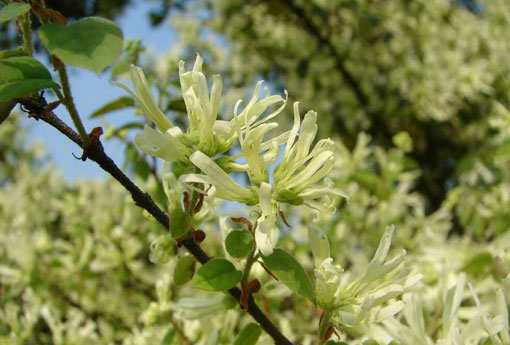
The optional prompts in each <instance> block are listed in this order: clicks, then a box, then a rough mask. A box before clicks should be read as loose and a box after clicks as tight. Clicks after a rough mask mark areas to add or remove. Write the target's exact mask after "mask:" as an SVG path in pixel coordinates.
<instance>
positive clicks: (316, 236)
mask: <svg viewBox="0 0 510 345" xmlns="http://www.w3.org/2000/svg"><path fill="white" fill-rule="evenodd" d="M308 242H310V248H311V249H312V254H313V258H314V260H315V266H316V267H317V266H320V265H321V264H322V262H323V261H324V260H326V259H327V258H329V257H330V253H329V241H328V238H327V237H326V235H325V234H324V233H323V232H322V231H321V230H320V229H319V228H318V227H317V225H315V224H310V225H309V226H308Z"/></svg>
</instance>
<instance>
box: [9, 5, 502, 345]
mask: <svg viewBox="0 0 510 345" xmlns="http://www.w3.org/2000/svg"><path fill="white" fill-rule="evenodd" d="M30 13H33V14H34V15H35V16H36V17H37V18H38V20H40V22H41V24H42V25H41V27H40V29H39V30H38V31H37V34H38V36H39V38H40V40H41V42H42V43H43V45H44V47H45V49H46V50H47V52H48V53H49V55H50V57H51V62H52V65H53V67H54V69H55V71H57V73H58V82H57V81H55V80H53V77H52V75H51V73H50V72H49V71H48V70H47V69H46V67H45V66H44V65H43V64H42V63H41V62H39V61H38V60H37V59H36V58H34V56H33V47H32V40H31V38H32V32H31V23H30ZM0 19H1V20H3V21H9V20H12V21H15V22H16V23H17V24H16V25H17V26H18V27H19V29H20V33H21V37H22V42H23V47H20V48H19V49H16V50H10V51H2V52H0V102H1V104H0V105H1V110H2V113H1V114H0V118H1V120H2V127H0V129H2V131H5V136H6V137H7V135H9V137H10V138H11V137H13V135H16V130H13V128H16V127H15V125H13V122H12V117H13V116H16V115H15V114H11V110H12V109H13V107H14V106H15V105H16V104H20V105H21V106H22V107H23V109H24V110H25V112H26V113H28V114H29V117H31V118H34V119H36V120H40V121H42V122H45V123H46V124H49V125H50V126H52V127H54V128H55V130H56V131H58V132H59V133H60V134H62V135H65V136H66V137H67V138H69V139H70V141H72V142H74V144H77V145H78V146H79V147H81V148H82V149H83V153H82V155H81V157H77V158H79V159H81V160H82V161H93V162H95V163H97V164H98V165H99V166H100V167H101V168H102V169H104V170H105V171H106V172H108V173H109V174H110V175H111V177H112V178H113V180H115V181H109V182H105V183H103V184H99V185H95V186H89V185H87V184H79V185H77V186H76V187H69V188H67V187H65V186H63V184H62V183H60V178H59V176H58V175H56V174H54V173H52V172H50V171H41V172H39V173H36V172H34V170H35V169H33V162H32V161H31V160H30V155H29V158H26V159H24V158H23V155H22V156H21V157H22V158H20V161H22V162H23V161H25V162H26V164H25V165H21V168H20V169H19V176H20V178H21V179H23V181H24V182H23V183H9V182H10V181H9V178H11V179H12V173H10V175H9V174H6V178H5V180H6V181H7V182H6V185H7V187H6V188H5V190H3V191H2V194H3V197H2V198H0V200H2V202H1V203H0V215H1V216H2V217H1V219H4V220H5V229H2V233H1V236H2V237H1V242H0V243H1V244H2V247H1V251H0V255H1V257H2V258H3V259H4V261H5V264H2V265H0V284H1V285H0V288H1V291H2V298H1V299H0V307H1V314H0V337H1V338H0V339H1V340H2V341H4V342H6V343H8V344H24V343H43V344H46V343H54V344H89V343H100V344H103V343H104V344H114V343H124V344H146V343H153V342H155V343H161V344H177V343H180V344H232V343H234V344H256V343H257V342H259V343H261V344H262V343H271V342H273V343H275V344H293V343H296V344H298V343H299V344H301V343H302V344H330V345H332V344H345V343H346V342H348V343H352V344H378V343H384V344H389V343H394V344H395V343H397V344H455V345H458V344H485V343H486V342H487V341H488V342H491V343H492V344H498V345H499V344H510V335H509V331H508V327H509V326H508V308H507V306H508V302H507V301H509V298H510V278H509V276H508V274H509V273H510V272H509V269H508V262H509V260H510V259H509V256H508V250H509V249H510V242H509V240H508V236H506V235H504V236H501V237H498V241H486V242H476V241H471V240H469V239H467V240H463V239H462V238H457V237H452V236H451V235H450V233H449V230H450V227H451V224H450V219H451V217H450V213H449V212H450V211H451V210H452V209H454V208H455V207H462V205H463V204H462V203H463V202H466V203H469V200H468V198H465V200H462V199H460V198H461V196H462V193H469V192H470V191H469V189H468V188H466V190H467V191H466V190H458V191H457V192H456V193H452V194H451V196H450V198H451V200H449V201H450V202H449V203H445V204H444V205H442V207H441V208H440V209H439V210H437V211H436V212H434V213H432V214H428V215H426V213H425V208H426V205H425V203H424V200H423V199H422V198H419V197H417V196H416V195H413V193H411V192H410V188H411V186H412V184H413V183H414V182H415V181H416V179H417V175H416V173H414V172H413V171H411V169H409V168H408V164H407V161H406V152H408V151H409V146H410V145H412V140H411V138H410V137H409V136H407V135H406V134H405V133H401V134H399V135H397V136H395V137H394V142H395V145H396V147H392V149H391V150H384V149H381V148H377V147H375V148H373V147H372V148H370V147H369V145H368V137H367V136H366V135H363V134H360V135H359V136H358V139H357V143H356V145H355V148H354V149H353V150H352V151H350V150H349V149H347V148H346V147H345V146H344V145H343V144H341V143H340V142H338V143H336V142H335V141H334V140H332V139H319V140H317V138H316V137H317V133H318V125H317V122H318V118H320V116H321V115H320V114H318V113H317V112H315V111H313V110H310V111H308V112H307V113H306V114H305V115H304V116H302V113H301V111H300V109H299V103H298V102H294V103H293V105H292V108H293V109H292V110H293V112H292V113H293V123H292V125H291V126H289V127H290V128H289V129H283V130H279V128H280V123H279V122H278V120H279V117H280V114H282V113H283V112H285V111H286V108H290V107H287V102H288V98H289V96H288V95H287V92H286V91H284V92H283V95H272V94H271V93H270V91H269V88H268V87H267V86H266V87H265V88H264V89H265V95H261V89H262V87H263V85H264V84H263V82H262V81H260V82H258V83H257V84H256V86H255V87H254V90H253V93H252V96H251V98H250V99H249V100H248V101H247V102H243V100H242V99H240V100H238V101H236V102H233V104H227V103H228V100H226V99H225V97H224V95H223V94H224V92H223V82H222V78H221V76H219V75H215V76H213V82H212V84H211V83H208V82H207V79H206V76H205V74H204V72H203V62H204V61H203V58H202V57H201V56H200V55H197V56H196V59H195V62H194V65H193V68H192V69H191V70H189V69H188V68H186V66H185V62H184V61H180V62H179V63H178V82H179V85H180V94H181V96H182V100H183V104H181V105H183V107H181V109H180V111H182V112H183V113H184V114H185V115H186V117H185V119H183V118H182V117H178V116H177V115H175V114H174V113H172V114H171V115H170V116H168V115H167V114H166V110H167V109H170V110H176V109H177V108H178V107H177V106H176V105H175V104H172V102H171V100H172V98H171V91H169V90H171V86H172V85H171V82H172V79H169V80H164V81H163V82H162V83H161V84H159V85H158V89H159V95H158V97H157V98H156V97H154V95H153V87H152V85H151V82H152V83H153V85H157V84H158V82H157V81H154V78H149V79H148V78H146V76H145V74H144V72H143V70H142V68H141V67H138V66H136V65H135V64H133V65H131V66H129V65H128V66H125V65H126V64H125V63H123V62H125V61H126V59H128V60H131V62H135V63H137V62H138V61H137V60H138V55H139V53H140V45H139V42H129V43H128V44H126V45H125V47H124V48H125V49H124V51H123V49H122V48H123V38H122V31H121V30H120V29H119V28H118V27H117V26H116V25H115V24H114V23H112V22H110V21H108V20H106V19H102V18H95V17H90V18H85V19H82V20H79V21H76V22H73V23H70V24H68V23H67V21H66V18H65V17H64V16H63V15H62V14H60V13H59V12H58V11H55V10H52V9H50V8H47V7H45V6H44V5H43V3H39V2H35V1H32V2H30V4H27V3H24V2H23V1H13V2H9V3H8V4H6V6H4V7H3V8H2V9H1V10H0ZM121 54H122V55H121ZM119 55H121V58H120V60H117V62H115V64H114V67H113V69H112V78H116V79H120V77H125V78H127V79H129V80H130V81H131V84H132V88H130V86H128V85H126V84H125V83H124V82H121V81H112V82H111V84H112V85H114V86H117V87H120V88H122V89H124V90H125V91H126V92H127V94H129V96H130V97H129V98H123V99H121V101H119V100H117V101H115V102H114V103H111V104H109V105H108V106H107V107H106V108H101V109H99V110H98V112H97V114H101V113H103V114H104V113H105V112H106V111H107V109H111V108H112V107H113V108H115V107H119V106H123V105H126V104H127V105H129V106H136V107H137V110H138V111H139V112H140V113H141V114H143V115H144V116H145V117H146V123H145V125H144V126H142V128H140V129H139V130H138V133H137V134H136V136H135V138H134V144H135V145H136V147H137V149H138V150H140V151H141V152H143V153H144V154H146V155H148V156H151V157H155V158H159V159H161V160H163V162H164V163H163V166H162V168H161V169H159V170H158V169H157V168H156V166H153V167H152V170H151V172H150V174H145V173H140V174H139V175H140V176H138V177H135V178H130V177H128V176H127V175H126V174H125V173H124V172H123V171H122V170H121V169H120V168H119V167H118V166H117V165H116V164H115V163H114V162H113V161H112V159H111V158H110V157H109V156H108V155H107V153H106V152H105V151H104V149H103V147H102V145H101V135H102V134H103V130H102V129H101V128H99V127H98V128H94V129H92V130H91V131H87V129H86V128H84V126H83V124H82V121H81V117H80V114H79V110H78V109H77V108H76V106H75V104H74V102H73V96H72V90H71V85H70V83H69V78H68V76H67V68H68V67H67V66H68V65H69V66H75V67H79V68H85V69H88V70H92V71H95V72H97V73H100V72H102V71H103V70H104V69H105V68H107V67H108V66H110V65H111V64H112V63H113V62H114V60H115V59H117V58H118V56H119ZM174 67H177V66H174ZM176 69H177V68H176ZM161 74H163V75H164V73H161ZM149 80H151V82H149ZM162 86H165V87H166V88H165V87H162ZM46 90H48V91H47V93H46V95H47V94H49V93H50V92H51V93H52V94H53V95H54V96H55V97H56V99H57V100H56V101H54V102H50V103H48V102H47V99H46V96H45V94H44V93H43V91H46ZM173 92H175V90H174V91H173ZM58 106H64V107H65V108H66V109H67V111H68V113H69V115H70V118H71V120H72V122H73V124H74V126H75V128H76V131H75V130H73V129H72V128H71V127H70V126H69V125H68V124H66V123H65V122H64V121H63V120H62V119H60V118H58V117H57V115H56V114H55V113H54V112H53V110H54V109H55V108H56V107H58ZM105 109H106V110H105ZM502 113H503V115H502V117H503V118H505V117H504V116H505V115H506V114H507V112H505V110H504V109H503V110H502ZM97 114H96V115H97ZM500 123H501V121H500V122H499V123H498V122H497V121H496V122H495V123H494V127H495V128H497V129H498V130H501V132H502V133H501V135H502V136H504V135H505V133H504V132H503V130H502V128H504V126H503V125H501V124H500ZM134 127H135V128H139V126H134ZM114 134H118V131H117V132H114ZM114 134H112V133H111V132H108V133H107V135H108V136H112V135H114ZM8 150H12V151H13V152H15V151H14V150H18V151H21V152H24V151H23V150H22V149H21V148H20V147H19V145H16V144H15V145H13V147H11V148H9V149H8ZM502 155H503V154H502ZM497 158H498V156H497V155H495V158H494V159H495V162H494V164H496V165H497V164H501V160H498V159H497ZM137 159H138V160H139V162H140V161H141V162H143V163H140V164H141V165H143V166H146V165H147V164H148V163H147V161H146V160H145V159H143V158H141V156H140V155H139V154H138V153H135V158H134V159H133V161H136V160H137ZM144 164H145V165H144ZM374 166H376V167H378V169H380V170H381V171H382V172H383V173H382V174H381V177H380V179H378V177H377V176H376V175H375V174H373V173H371V172H370V171H372V170H374V169H367V167H370V168H371V167H374ZM6 171H8V172H9V171H10V170H9V169H6ZM471 173H472V175H474V177H473V178H475V179H476V178H478V177H479V176H480V175H482V178H490V177H491V174H490V172H487V171H486V170H484V169H483V168H478V169H475V171H473V172H471ZM142 175H143V176H144V177H145V178H141V177H142ZM149 175H150V178H149ZM113 182H115V184H114V183H113ZM142 184H143V185H144V187H145V188H146V189H147V192H144V191H142V189H141V188H140V187H139V185H142ZM466 184H469V176H466ZM27 186H28V187H27ZM360 187H366V188H363V189H362V188H360ZM497 188H499V189H498V190H501V193H504V192H505V191H507V189H508V188H507V185H506V184H505V182H504V179H503V181H502V182H501V184H500V185H498V186H497ZM125 191H127V192H129V194H130V199H129V200H126V199H125V194H124V192H125ZM48 195H52V198H51V200H52V201H47V199H48ZM151 195H154V198H153V197H152V196H151ZM374 195H375V196H376V197H381V195H383V197H381V198H384V200H385V202H382V201H381V202H380V203H378V204H377V207H379V209H375V210H374V208H376V207H373V205H372V202H371V200H373V198H374ZM8 196H10V198H12V197H14V198H16V199H15V200H21V202H22V203H24V204H23V206H24V207H26V208H27V210H26V213H21V212H19V209H18V208H19V205H18V203H12V202H10V200H9V198H8ZM501 198H502V199H505V198H507V199H508V192H506V194H505V193H504V194H503V195H501ZM4 200H5V201H4ZM131 201H133V202H134V204H135V205H136V206H138V207H139V208H141V209H142V210H143V212H137V211H136V210H135V209H136V207H135V206H134V205H132V202H131ZM487 202H489V201H487ZM340 203H346V205H344V211H343V212H344V214H345V215H346V216H345V219H343V218H339V217H338V212H337V211H336V208H337V207H338V205H339V204H340ZM494 203H497V202H495V201H492V204H491V205H493V204H494ZM29 204H35V205H37V207H31V208H29V207H28V205H29ZM487 209H491V208H490V207H487ZM227 214H228V215H229V216H228V217H227V216H225V215H227ZM363 218H365V219H363ZM362 222H366V223H367V224H368V225H370V226H374V227H379V228H380V231H379V232H377V231H375V232H374V233H371V234H370V235H367V234H364V233H362V232H361V231H360V232H359V233H349V236H346V235H345V232H346V229H348V228H351V227H353V226H355V225H356V224H361V223H362ZM392 223H397V225H398V227H397V228H396V227H395V226H392V225H391V224H392ZM399 227H401V228H402V230H400V229H399ZM384 229H385V230H384ZM381 231H383V232H382V233H381ZM502 232H503V233H504V231H502ZM395 233H397V235H395ZM495 233H496V234H498V233H497V232H495ZM394 237H395V239H394ZM392 241H393V242H395V243H396V244H397V246H398V247H399V250H398V252H396V253H393V254H390V247H391V244H392ZM330 242H331V243H330ZM353 242H354V243H355V244H354V245H353V244H352V243H353ZM149 243H150V245H149ZM149 248H150V249H149ZM372 248H373V249H375V251H374V250H372ZM403 248H406V249H409V252H410V255H407V252H406V250H405V249H403ZM208 253H209V254H208ZM471 253H475V254H476V255H475V256H474V258H473V257H472V255H471ZM212 255H213V256H214V257H212ZM147 258H149V259H150V262H148V261H147ZM342 265H343V266H344V268H343V267H342ZM170 273H171V274H170ZM468 279H469V280H468ZM151 284H154V285H155V291H156V292H155V293H154V291H153V290H152V288H150V285H151ZM466 285H469V291H468V290H467V289H466V288H465V287H466ZM147 286H149V288H147ZM4 296H5V297H4ZM479 296H481V297H479ZM488 311H490V312H488ZM262 331H265V332H264V333H263V332H262Z"/></svg>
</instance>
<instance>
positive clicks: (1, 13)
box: [0, 2, 30, 23]
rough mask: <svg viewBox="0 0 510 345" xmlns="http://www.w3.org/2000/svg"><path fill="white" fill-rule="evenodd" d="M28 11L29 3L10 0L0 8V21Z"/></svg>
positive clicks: (3, 21)
mask: <svg viewBox="0 0 510 345" xmlns="http://www.w3.org/2000/svg"><path fill="white" fill-rule="evenodd" d="M28 11H30V5H29V4H22V3H19V2H11V3H10V4H9V5H6V6H4V7H2V9H1V10H0V23H5V22H8V21H9V20H13V19H16V18H17V17H19V16H21V15H23V14H25V13H27V12H28Z"/></svg>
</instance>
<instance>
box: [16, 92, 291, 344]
mask: <svg viewBox="0 0 510 345" xmlns="http://www.w3.org/2000/svg"><path fill="white" fill-rule="evenodd" d="M18 101H19V102H20V103H21V104H23V106H24V107H25V108H26V109H28V110H29V111H31V112H33V113H35V114H37V115H38V116H37V118H38V119H41V120H43V121H44V122H46V123H48V124H49V125H51V126H52V127H54V128H55V129H57V130H58V131H59V132H60V133H62V134H64V135H65V136H66V137H67V138H69V139H70V140H71V141H73V142H74V143H75V144H77V145H78V146H79V147H81V148H82V149H85V147H84V145H83V142H82V140H81V138H80V136H79V135H78V133H76V132H75V131H74V130H73V129H72V128H70V127H69V126H68V125H67V124H66V123H65V122H63V121H62V120H61V119H60V118H59V117H58V116H57V115H55V113H53V112H52V111H47V110H44V109H45V107H46V101H45V100H44V98H42V97H40V98H39V99H38V100H34V99H18ZM85 154H86V157H87V158H89V159H91V160H93V161H94V162H96V163H97V164H98V165H99V166H100V167H101V168H102V169H103V170H104V171H106V172H108V173H109V174H110V175H111V176H112V177H113V178H114V179H116V180H117V181H118V182H119V183H120V184H122V186H124V188H126V189H127V190H128V191H129V193H131V197H132V198H133V200H134V201H135V203H136V205H137V206H138V207H141V208H143V209H144V210H146V211H147V212H149V213H150V214H151V215H152V216H153V217H154V218H155V219H156V220H157V221H158V223H160V224H161V225H162V226H163V227H164V228H165V229H167V230H168V229H169V227H170V219H169V218H168V216H167V215H166V213H165V212H164V211H163V210H162V209H161V208H159V206H158V205H156V203H155V202H154V201H153V200H152V198H151V196H150V195H149V194H147V193H144V192H142V190H141V189H140V188H139V187H138V186H137V185H136V184H135V183H134V182H133V181H131V179H130V178H129V177H128V176H126V175H125V174H124V173H123V172H122V170H120V169H119V167H118V166H117V165H116V164H115V162H114V161H113V160H112V159H111V158H110V157H109V156H108V155H107V154H106V153H105V152H104V149H103V146H102V145H101V143H98V144H97V145H90V146H89V147H87V148H86V151H85ZM182 244H183V245H184V247H185V248H186V249H187V250H188V251H189V252H190V253H191V254H192V255H193V256H194V257H195V258H196V259H197V260H198V261H199V262H200V263H201V264H204V263H206V262H207V261H209V260H210V259H211V258H210V257H209V256H208V255H207V254H206V253H205V252H204V251H203V250H202V248H200V246H198V245H197V244H196V243H195V242H194V241H193V240H192V239H186V240H184V241H183V243H182ZM229 293H230V294H231V295H232V296H233V297H234V298H235V299H236V300H237V301H238V302H239V300H240V297H241V290H240V289H239V288H237V287H234V288H232V289H230V290H229ZM247 311H248V313H249V314H250V315H251V316H252V317H253V318H254V319H255V321H257V322H258V323H259V324H260V326H261V327H262V328H263V329H264V330H265V331H266V332H267V333H268V334H269V335H270V336H271V338H273V340H274V342H275V344H276V345H292V343H291V342H290V340H288V339H287V338H286V337H285V336H284V335H283V334H282V333H281V332H280V331H279V330H278V329H277V328H276V326H275V325H274V324H273V323H272V322H271V320H269V319H268V317H267V316H266V315H265V314H264V312H263V311H262V310H260V308H259V307H258V306H257V304H256V303H255V301H254V300H253V298H252V297H250V299H249V301H248V310H247Z"/></svg>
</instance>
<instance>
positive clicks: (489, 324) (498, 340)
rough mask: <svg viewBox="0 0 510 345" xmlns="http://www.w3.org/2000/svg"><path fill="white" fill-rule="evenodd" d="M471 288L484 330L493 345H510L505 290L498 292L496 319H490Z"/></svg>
mask: <svg viewBox="0 0 510 345" xmlns="http://www.w3.org/2000/svg"><path fill="white" fill-rule="evenodd" d="M469 288H470V290H471V293H472V294H473V299H474V300H475V303H476V306H477V308H478V312H479V317H480V319H481V325H482V328H483V330H484V331H485V332H486V333H487V334H488V335H489V338H490V340H491V343H492V344H493V345H510V335H509V333H508V331H509V326H508V305H507V303H506V300H505V295H504V293H503V290H502V289H498V290H497V292H496V303H497V305H496V308H495V314H496V315H495V317H494V318H492V319H490V318H489V317H488V316H487V314H486V313H485V311H484V310H483V307H482V303H481V302H480V299H479V298H478V295H477V294H476V292H475V290H474V289H473V287H472V286H471V284H469Z"/></svg>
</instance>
